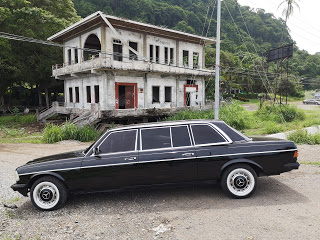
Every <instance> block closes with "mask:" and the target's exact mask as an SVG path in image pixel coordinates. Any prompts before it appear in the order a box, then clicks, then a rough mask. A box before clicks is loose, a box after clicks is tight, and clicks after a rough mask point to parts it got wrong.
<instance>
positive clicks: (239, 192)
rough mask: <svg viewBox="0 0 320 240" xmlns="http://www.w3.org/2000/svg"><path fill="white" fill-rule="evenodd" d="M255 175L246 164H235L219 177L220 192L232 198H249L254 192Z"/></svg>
mask: <svg viewBox="0 0 320 240" xmlns="http://www.w3.org/2000/svg"><path fill="white" fill-rule="evenodd" d="M256 185H257V174H256V172H255V171H254V170H253V169H252V168H251V167H250V166H248V165H246V164H235V165H232V166H230V167H229V168H227V169H226V171H225V172H224V173H223V174H222V177H221V187H222V190H223V191H224V192H225V193H226V194H228V195H229V196H231V197H233V198H247V197H250V196H251V195H252V194H253V193H254V191H255V190H256Z"/></svg>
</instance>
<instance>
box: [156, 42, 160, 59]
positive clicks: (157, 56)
mask: <svg viewBox="0 0 320 240" xmlns="http://www.w3.org/2000/svg"><path fill="white" fill-rule="evenodd" d="M159 54H160V52H159V46H156V63H159V62H160V56H159Z"/></svg>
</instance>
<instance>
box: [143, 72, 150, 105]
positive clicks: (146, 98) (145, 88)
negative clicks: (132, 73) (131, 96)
mask: <svg viewBox="0 0 320 240" xmlns="http://www.w3.org/2000/svg"><path fill="white" fill-rule="evenodd" d="M143 81H144V87H143V93H144V108H148V106H149V105H148V74H147V73H146V74H145V75H144V77H143Z"/></svg>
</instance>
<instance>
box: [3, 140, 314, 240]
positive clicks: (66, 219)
mask: <svg viewBox="0 0 320 240" xmlns="http://www.w3.org/2000/svg"><path fill="white" fill-rule="evenodd" d="M84 146H85V145H83V144H74V145H57V144H55V145H39V144H37V145H33V144H0V184H1V186H0V187H1V191H0V198H1V199H2V202H5V203H7V204H9V205H13V204H16V205H17V206H18V208H17V209H15V210H11V209H7V208H4V207H2V206H1V207H0V212H1V213H0V239H7V238H9V239H10V238H12V239H15V238H19V239H36V238H39V239H185V240H188V239H319V236H320V228H319V219H320V218H319V216H320V201H319V199H320V187H319V185H320V167H318V166H312V165H302V166H301V168H300V169H299V170H298V171H292V172H289V173H285V174H282V175H280V176H274V177H263V178H260V179H259V185H258V188H257V191H256V193H255V194H254V195H253V196H252V197H251V198H249V199H244V200H235V199H230V198H227V197H226V196H225V195H224V194H223V193H222V191H221V190H220V188H219V187H218V186H217V185H214V186H212V185H206V186H203V185H202V186H190V187H183V188H172V189H157V190H140V191H135V192H118V193H100V194H89V195H77V196H71V197H70V198H69V200H68V203H67V205H66V206H65V207H64V208H63V209H60V210H58V211H54V212H40V211H37V210H35V209H34V208H33V207H32V205H31V202H30V200H29V199H28V198H24V197H21V198H20V199H18V201H15V200H17V199H14V198H15V197H16V196H19V195H17V194H14V193H13V192H12V191H11V190H10V188H9V186H10V184H12V183H13V182H14V179H13V175H12V172H13V171H14V169H15V167H16V166H18V165H20V164H22V163H24V162H26V161H28V160H30V159H31V158H33V157H39V156H43V155H46V154H52V153H58V152H63V151H68V150H70V149H81V148H84ZM312 148H313V150H316V151H318V152H319V148H320V147H319V146H316V147H315V146H313V147H312ZM309 152H310V149H309V148H308V146H301V147H300V155H301V158H300V160H301V161H309V160H312V161H318V162H319V161H320V160H319V159H320V157H319V156H320V154H313V155H310V154H309ZM317 159H318V160H317Z"/></svg>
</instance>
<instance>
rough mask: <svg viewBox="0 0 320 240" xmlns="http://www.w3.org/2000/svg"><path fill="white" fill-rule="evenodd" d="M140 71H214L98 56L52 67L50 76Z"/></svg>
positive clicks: (211, 73) (205, 73)
mask: <svg viewBox="0 0 320 240" xmlns="http://www.w3.org/2000/svg"><path fill="white" fill-rule="evenodd" d="M108 70H109V71H140V72H154V73H167V74H178V75H196V76H211V75H213V73H214V71H213V70H209V69H202V68H200V66H198V65H197V64H194V63H193V64H191V66H190V65H189V64H183V63H181V64H179V66H177V65H173V64H170V63H167V64H165V63H161V62H150V61H147V60H143V59H135V60H127V61H119V60H114V57H113V56H112V55H107V54H99V55H95V56H92V58H91V59H90V60H87V61H81V62H79V63H64V64H56V65H53V66H52V76H53V77H55V78H63V77H68V76H72V75H76V74H81V73H98V72H99V71H108Z"/></svg>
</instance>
